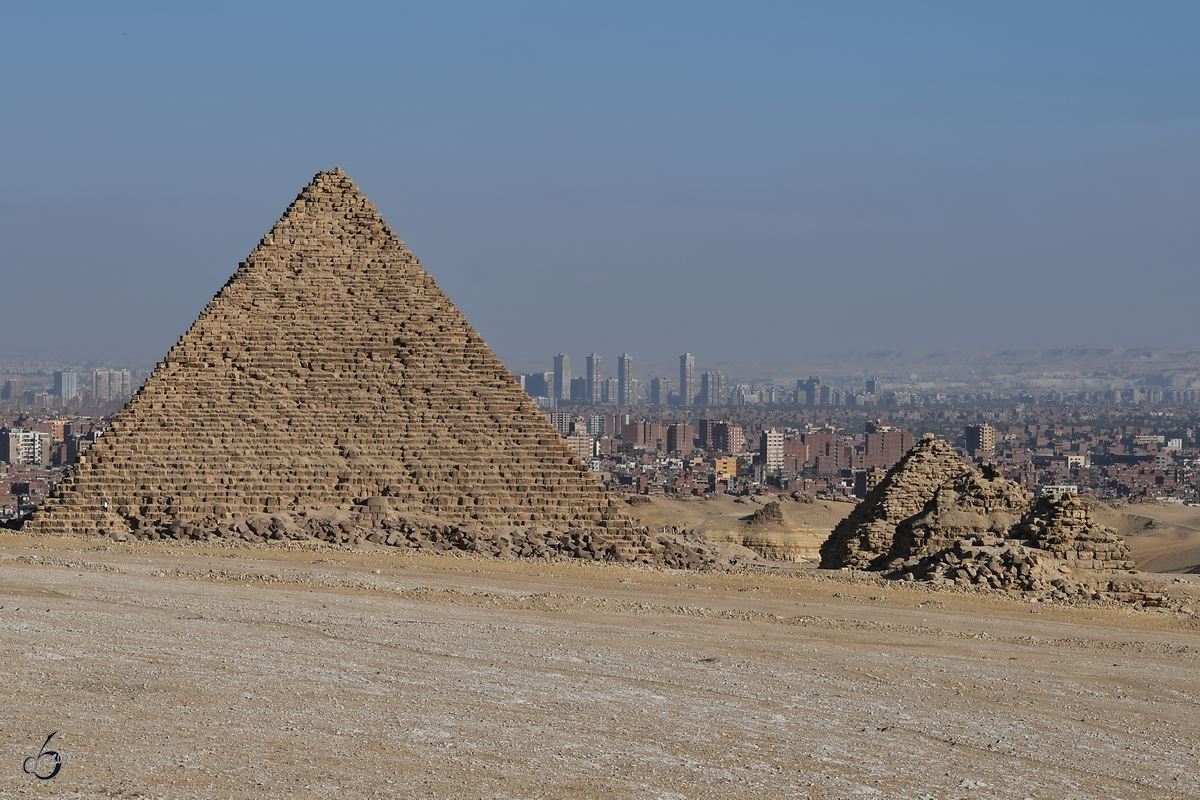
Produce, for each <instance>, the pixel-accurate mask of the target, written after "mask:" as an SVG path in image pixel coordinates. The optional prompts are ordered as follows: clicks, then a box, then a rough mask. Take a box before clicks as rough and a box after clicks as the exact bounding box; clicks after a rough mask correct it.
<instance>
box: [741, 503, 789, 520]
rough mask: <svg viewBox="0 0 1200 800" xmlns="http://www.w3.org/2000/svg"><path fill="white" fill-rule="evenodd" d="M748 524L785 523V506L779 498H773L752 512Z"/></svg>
mask: <svg viewBox="0 0 1200 800" xmlns="http://www.w3.org/2000/svg"><path fill="white" fill-rule="evenodd" d="M746 524H747V525H752V526H755V527H763V526H778V525H783V524H784V520H783V508H782V507H781V506H780V505H779V501H778V500H772V501H771V502H769V503H767V504H766V505H765V506H763V507H762V508H760V509H758V510H757V511H755V512H754V513H753V514H751V515H750V518H749V519H748V520H746Z"/></svg>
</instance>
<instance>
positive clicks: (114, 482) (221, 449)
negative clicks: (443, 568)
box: [24, 169, 631, 534]
mask: <svg viewBox="0 0 1200 800" xmlns="http://www.w3.org/2000/svg"><path fill="white" fill-rule="evenodd" d="M381 498H382V500H381ZM368 501H370V502H369V503H368ZM356 505H357V506H363V507H366V506H367V505H371V506H372V507H379V506H380V505H386V506H387V507H389V508H390V509H392V510H393V511H399V512H403V513H413V514H420V515H424V516H427V517H432V518H436V519H438V520H444V521H449V522H453V523H461V524H470V525H472V526H474V527H476V528H479V529H482V530H484V531H486V530H496V529H502V528H513V527H521V526H540V527H542V528H550V529H557V530H564V529H566V528H607V529H608V532H609V533H617V534H619V533H620V532H622V531H626V530H628V529H630V527H631V523H630V522H629V521H628V518H627V517H625V516H624V515H622V514H621V513H619V512H618V511H617V509H616V507H615V506H614V505H613V504H612V502H611V501H610V499H609V497H608V495H607V493H606V491H605V490H604V488H603V487H602V486H601V485H600V484H599V483H598V482H597V480H596V479H595V478H594V477H593V476H592V474H591V473H590V472H589V470H588V469H587V468H586V467H585V466H584V465H583V464H582V463H581V462H580V460H579V459H578V458H577V457H576V456H575V455H574V454H573V453H572V452H571V451H570V450H569V449H568V448H567V446H566V444H565V442H564V440H563V439H562V437H561V436H560V435H559V434H558V432H557V431H556V430H555V429H554V428H553V427H552V426H551V425H550V423H549V421H548V420H547V419H546V417H545V416H544V415H543V414H542V413H540V412H539V411H538V410H537V408H536V407H534V405H533V403H532V402H531V401H530V399H529V397H528V396H526V394H525V393H524V392H523V391H522V390H521V389H520V388H519V387H518V386H517V384H516V382H515V381H514V380H513V378H512V376H511V375H510V374H509V372H508V370H506V369H505V368H504V366H503V365H501V364H500V362H499V361H498V360H497V359H496V357H495V356H494V355H493V354H492V352H491V350H490V349H489V348H488V346H487V345H486V344H485V343H484V341H483V340H482V339H481V338H480V337H479V335H478V334H477V333H476V332H475V331H474V329H473V328H472V327H471V325H470V324H469V323H468V322H467V320H466V319H465V318H464V317H463V315H462V314H461V313H460V312H459V311H458V309H457V308H455V307H454V305H453V304H452V303H451V302H450V300H449V299H448V298H447V297H446V295H445V294H443V293H442V291H441V290H440V289H439V288H438V287H437V285H436V284H435V283H434V281H433V279H432V278H431V277H430V276H429V274H428V273H426V272H425V270H424V269H422V267H421V265H420V263H419V262H418V261H417V259H416V257H415V256H414V255H413V254H412V253H410V252H409V251H408V250H407V249H405V247H404V243H403V242H401V241H400V240H399V239H398V238H397V237H396V235H395V233H393V232H392V230H391V229H390V228H389V227H388V226H387V224H386V223H385V222H384V220H383V218H382V217H381V216H380V215H379V213H378V212H377V211H376V209H375V207H374V206H373V205H372V204H371V203H370V202H369V201H368V200H367V198H366V197H365V196H364V195H363V194H362V193H361V192H360V191H359V190H358V188H357V187H355V185H354V183H353V182H352V181H351V180H350V178H349V177H347V176H346V175H345V173H343V172H342V171H341V170H336V169H335V170H333V171H331V172H322V173H319V174H318V175H317V176H316V177H315V178H314V179H313V181H312V183H310V184H309V185H308V186H307V187H305V189H304V190H303V191H302V192H301V193H300V195H299V196H298V197H297V198H296V200H295V202H293V203H292V204H291V206H290V207H289V208H288V209H287V211H286V213H284V215H283V217H282V218H281V219H280V220H279V222H278V223H276V225H275V226H274V227H273V228H272V229H271V232H270V233H268V234H267V235H266V236H265V237H264V238H263V239H262V241H261V243H260V244H259V245H258V247H256V248H255V249H254V251H253V252H252V253H251V254H250V255H249V257H248V258H247V259H246V261H245V262H244V263H242V264H241V265H240V266H239V268H238V270H237V272H236V273H235V274H234V275H233V277H231V278H230V279H229V281H228V282H227V283H226V284H225V286H224V287H223V288H222V289H221V290H220V292H218V293H217V295H216V296H215V297H214V298H213V300H212V301H211V302H210V303H209V304H208V306H207V307H206V308H205V309H204V311H203V313H201V314H200V317H199V318H198V319H197V320H196V321H195V323H194V324H193V325H192V326H191V328H190V329H189V330H188V331H187V333H185V334H184V335H183V336H182V337H181V338H180V339H179V342H178V343H177V344H176V345H175V346H174V347H172V348H171V350H170V352H169V353H168V354H167V356H166V358H165V359H164V360H163V361H162V362H161V363H160V364H159V365H158V367H157V369H155V370H154V372H153V374H152V375H151V376H150V377H149V379H148V380H147V381H146V383H145V385H144V386H143V387H142V389H141V390H140V391H139V392H138V393H137V395H136V396H135V397H134V398H133V399H132V400H131V401H130V402H129V404H128V405H127V406H126V407H125V409H124V410H122V411H121V412H120V413H119V414H118V415H117V416H116V417H114V418H113V420H112V424H111V426H110V427H109V428H108V430H107V431H106V432H105V433H104V435H103V436H102V437H101V438H100V440H99V441H97V442H96V444H95V445H94V446H93V447H92V449H91V450H90V451H89V452H88V453H87V454H86V455H85V456H83V457H81V458H80V460H79V463H78V464H76V465H75V467H74V468H73V469H72V470H71V472H70V474H69V475H68V476H67V478H66V479H65V480H64V481H63V483H62V484H61V485H60V486H59V487H58V489H57V490H56V491H55V492H54V493H53V495H52V496H51V497H50V498H48V500H47V502H46V503H45V505H44V506H43V507H42V508H41V509H40V510H39V511H38V512H37V513H36V514H35V515H34V516H33V517H32V518H31V519H30V520H29V521H28V522H27V523H26V525H25V527H24V529H25V530H26V531H29V532H34V533H96V532H99V531H104V530H108V531H112V530H114V529H115V530H118V531H119V530H121V529H125V530H129V529H138V528H141V529H146V528H147V527H152V528H155V529H162V530H167V529H171V527H172V526H173V525H175V526H178V525H182V524H186V525H194V526H200V527H203V526H212V525H214V524H216V522H218V521H221V520H225V521H228V520H238V519H249V518H251V517H254V516H255V515H261V514H290V515H297V514H300V515H303V514H305V513H310V512H315V511H318V510H321V509H329V508H336V509H346V508H351V507H354V506H356Z"/></svg>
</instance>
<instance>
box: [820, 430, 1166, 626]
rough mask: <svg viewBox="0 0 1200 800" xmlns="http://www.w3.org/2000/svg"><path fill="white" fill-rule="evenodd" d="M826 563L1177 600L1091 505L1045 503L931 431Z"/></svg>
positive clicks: (1067, 596)
mask: <svg viewBox="0 0 1200 800" xmlns="http://www.w3.org/2000/svg"><path fill="white" fill-rule="evenodd" d="M821 566H822V567H823V568H826V569H837V568H846V567H852V568H857V569H868V570H874V571H879V572H882V573H883V574H884V575H885V576H887V577H891V578H898V579H902V580H909V581H928V582H930V583H933V584H939V585H956V586H977V587H981V588H992V589H1000V590H1004V591H1008V592H1011V593H1018V594H1021V595H1026V596H1033V597H1045V598H1049V599H1055V600H1117V601H1123V602H1129V603H1135V604H1138V605H1145V606H1167V605H1170V603H1169V600H1168V599H1167V597H1166V595H1165V594H1164V593H1163V592H1162V591H1161V590H1160V589H1159V588H1158V587H1156V586H1153V585H1151V584H1148V583H1147V582H1146V581H1144V580H1143V579H1142V578H1140V577H1139V573H1138V572H1137V571H1136V570H1134V563H1133V561H1132V560H1131V559H1130V555H1129V548H1128V547H1127V546H1126V545H1125V542H1124V540H1123V539H1121V538H1120V537H1119V536H1117V534H1116V533H1115V532H1113V531H1112V530H1111V529H1109V528H1105V527H1103V526H1100V525H1097V524H1096V523H1095V522H1094V521H1093V519H1092V516H1091V512H1090V510H1089V507H1088V502H1087V501H1084V500H1082V499H1080V498H1079V497H1077V496H1075V495H1073V494H1063V495H1050V496H1046V497H1041V498H1037V499H1036V501H1035V500H1034V498H1032V497H1031V496H1030V495H1029V493H1028V492H1026V491H1025V489H1024V488H1022V487H1021V486H1019V485H1018V484H1016V483H1014V482H1013V481H1010V480H1007V479H1005V478H1003V477H1001V476H1000V474H999V473H998V471H997V470H996V469H995V468H994V467H993V466H991V465H984V467H983V468H982V469H980V470H973V469H971V468H970V467H968V466H967V465H966V464H965V463H964V462H963V460H962V459H961V458H960V457H959V455H958V454H957V453H956V452H955V451H954V449H953V448H952V447H950V445H948V444H947V443H946V442H944V441H941V440H940V439H937V438H934V437H933V436H932V435H930V434H926V436H925V437H924V438H923V439H922V440H921V441H920V442H919V443H918V444H917V445H916V446H915V447H914V448H913V449H912V450H911V451H909V453H908V454H907V455H906V456H905V457H904V458H903V459H902V460H901V461H900V462H899V463H898V464H896V466H895V467H893V468H892V470H891V471H890V472H889V473H888V475H887V477H886V478H884V480H883V481H881V482H880V484H879V486H877V487H876V488H875V489H874V490H873V491H872V492H871V493H870V494H869V495H868V496H867V497H866V499H865V500H864V501H863V502H862V503H861V504H859V506H858V507H857V508H856V509H855V510H854V512H853V513H851V514H850V516H849V517H847V518H846V519H844V520H842V522H840V523H839V524H838V525H837V527H836V528H834V530H833V532H832V533H831V534H830V536H829V538H828V539H827V540H826V541H825V543H824V544H823V545H822V547H821Z"/></svg>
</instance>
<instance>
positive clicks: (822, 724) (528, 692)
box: [0, 535, 1200, 798]
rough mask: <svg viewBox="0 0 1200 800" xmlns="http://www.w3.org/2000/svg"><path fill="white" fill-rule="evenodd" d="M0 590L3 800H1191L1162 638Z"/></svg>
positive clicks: (169, 561)
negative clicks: (49, 769) (38, 768)
mask: <svg viewBox="0 0 1200 800" xmlns="http://www.w3.org/2000/svg"><path fill="white" fill-rule="evenodd" d="M376 570H378V572H376ZM0 576H2V578H3V583H2V584H0V587H2V588H0V605H2V606H3V608H0V628H2V629H3V631H4V636H3V639H2V641H3V646H2V647H0V661H2V663H3V674H4V676H5V678H6V680H5V685H4V687H3V689H2V690H0V691H3V693H4V696H5V702H4V703H3V712H2V713H3V719H4V739H3V743H2V753H0V763H3V764H7V765H8V766H7V767H5V768H4V769H0V795H3V796H4V797H80V798H96V797H155V798H158V797H162V798H201V797H266V796H270V797H279V796H294V797H331V796H336V797H443V798H734V797H813V798H840V797H887V798H891V797H895V798H919V797H933V798H960V797H962V798H966V797H980V798H983V797H986V798H1025V797H1032V798H1097V797H1106V798H1108V797H1114V798H1151V797H1153V798H1164V797H1179V798H1185V797H1187V798H1190V797H1195V796H1197V795H1200V775H1197V770H1196V758H1197V742H1200V707H1198V697H1200V671H1198V670H1197V667H1198V666H1200V620H1197V619H1193V618H1190V617H1188V616H1185V615H1179V614H1170V613H1162V612H1144V611H1134V610H1129V609H1109V608H1066V607H1059V606H1048V605H1044V604H1030V603H1022V602H1017V601H1014V600H1010V599H1007V598H1003V597H995V596H985V595H980V594H976V593H973V592H957V593H955V592H945V591H932V590H929V589H927V588H923V587H910V586H901V585H897V584H888V585H881V584H880V583H879V582H877V581H876V580H874V579H873V578H869V577H860V578H858V579H854V580H852V579H847V578H846V577H844V576H834V577H825V576H822V575H817V574H814V573H812V572H811V571H810V572H787V573H784V572H783V571H780V572H779V574H768V573H745V574H733V573H711V574H709V573H683V572H670V571H660V570H651V569H635V568H628V567H616V566H606V565H597V564H584V563H571V562H561V561H555V562H513V561H491V560H485V559H482V558H474V557H464V556H434V555H422V554H410V553H400V554H397V553H385V552H382V551H379V552H368V553H347V552H339V551H333V550H327V549H322V550H305V549H296V550H290V551H283V550H272V549H269V548H262V547H259V548H254V547H245V548H236V549H234V548H228V549H227V548H218V547H213V546H196V547H181V546H178V545H160V544H153V545H151V544H129V545H103V544H98V543H96V542H92V541H88V540H82V539H44V540H39V541H34V540H32V539H31V538H30V537H22V536H17V535H6V536H0ZM1181 581H1182V582H1179V583H1172V584H1171V586H1172V590H1173V591H1174V592H1175V593H1177V594H1178V593H1180V592H1182V591H1185V590H1186V591H1193V592H1194V591H1195V589H1197V588H1198V587H1197V585H1196V584H1195V583H1192V582H1191V581H1192V578H1191V576H1188V577H1185V578H1182V579H1181ZM54 730H59V731H60V733H59V735H58V736H57V737H56V738H55V740H54V744H55V745H57V748H58V749H59V750H60V751H63V752H67V753H69V754H70V757H71V760H70V761H69V762H68V763H67V764H65V765H64V767H63V768H62V771H61V772H60V773H59V775H58V776H57V777H55V778H54V779H52V780H50V781H45V782H39V781H36V780H34V779H33V778H31V777H30V776H28V775H26V774H24V773H23V772H22V770H21V762H22V760H23V759H24V758H26V757H27V756H30V755H34V754H36V752H37V749H38V747H39V746H40V745H41V743H42V741H43V740H44V739H45V737H46V735H47V734H49V733H50V732H51V731H54Z"/></svg>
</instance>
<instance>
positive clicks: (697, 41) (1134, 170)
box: [0, 2, 1200, 381]
mask: <svg viewBox="0 0 1200 800" xmlns="http://www.w3.org/2000/svg"><path fill="white" fill-rule="evenodd" d="M635 8H636V13H635V11H634V9H635ZM1198 27H1200V5H1197V4H1194V3H1171V2H1164V3H1155V4H1129V3H1124V4H1122V3H1112V2H1094V3H1088V4H1082V3H1076V2H1065V3H1053V4H1020V3H1006V4H990V5H989V4H960V3H948V2H928V3H917V4H892V3H884V2H874V3H872V2H867V3H865V4H832V3H830V4H816V3H796V4H784V5H775V6H755V7H754V8H743V7H736V6H732V5H728V6H726V5H721V4H701V5H696V4H686V5H685V4H682V3H670V2H668V3H661V4H651V5H649V6H637V7H632V6H630V7H623V6H621V5H620V4H617V5H615V6H614V5H612V4H603V5H601V4H596V5H588V4H566V5H557V6H556V5H537V4H517V5H505V6H497V5H495V4H488V3H478V2H474V3H472V2H468V3H464V4H450V5H434V6H428V7H410V6H405V5H392V6H388V5H384V6H377V7H373V8H372V10H371V13H369V14H364V13H361V11H360V10H356V9H355V8H352V7H345V8H341V7H339V8H333V7H328V6H318V5H315V4H305V3H297V4H292V5H289V6H288V7H287V9H286V13H281V10H280V8H279V7H276V6H275V5H273V4H261V5H255V4H251V5H249V6H239V7H233V6H220V5H216V6H212V5H206V6H179V5H171V4H165V5H160V6H153V5H151V6H145V5H133V6H121V7H113V8H110V7H101V6H89V5H87V4H81V5H76V6H73V7H72V8H71V10H70V12H69V13H64V12H63V11H62V10H61V9H58V8H57V7H54V6H47V5H45V4H26V5H24V6H14V7H13V8H12V9H9V10H8V11H7V12H6V16H5V32H6V33H7V34H8V36H7V38H6V46H5V48H3V49H2V50H0V69H2V70H3V72H4V74H5V75H6V76H7V78H8V81H7V84H6V90H5V100H6V110H7V112H8V114H7V117H8V120H9V124H8V125H6V126H5V128H4V130H3V132H0V137H2V138H0V141H2V142H3V144H4V146H5V152H8V153H10V154H11V156H12V157H11V158H10V159H9V163H8V165H7V169H6V173H5V192H4V196H3V197H0V206H2V210H3V213H0V242H3V245H2V246H0V274H2V275H3V276H4V280H5V291H6V297H9V298H14V302H11V303H9V304H8V305H7V306H6V307H5V308H4V309H3V311H0V358H8V357H32V358H40V359H51V358H69V359H78V360H81V361H85V362H87V361H99V362H104V363H108V364H113V365H117V364H119V365H124V366H130V365H134V366H139V367H140V366H145V365H152V364H154V363H155V362H157V361H158V360H160V359H161V358H162V357H163V355H164V354H165V353H166V352H167V350H168V349H169V348H170V346H171V345H172V344H173V343H174V342H175V341H176V340H177V339H178V337H179V336H180V335H181V334H182V333H183V332H184V331H185V330H186V329H187V328H188V326H189V325H190V324H191V323H192V321H193V320H194V319H195V318H196V316H197V315H198V314H199V312H200V311H201V309H202V308H203V307H204V305H205V304H206V303H207V302H208V300H209V299H210V298H211V297H212V296H213V294H214V293H215V292H217V291H218V290H219V289H220V287H221V286H222V285H223V284H224V283H225V281H226V280H227V279H228V278H229V276H230V275H231V274H232V273H233V272H234V270H235V269H236V267H237V264H238V263H239V262H240V261H241V260H243V259H244V258H245V257H246V256H247V254H248V253H249V252H250V251H251V250H252V249H253V247H254V246H255V244H256V243H257V242H258V241H259V239H260V238H261V237H262V236H263V235H264V234H265V233H266V232H267V231H268V230H269V229H270V227H271V225H272V224H273V222H274V221H275V220H276V219H277V217H278V215H279V209H280V208H281V207H282V205H284V204H286V202H287V201H288V200H290V199H291V198H292V197H294V196H295V194H296V192H297V191H298V189H299V187H301V186H303V185H304V184H305V183H306V182H307V181H308V180H309V179H310V178H311V176H312V175H313V174H314V173H316V172H317V171H319V170H323V169H330V168H332V167H334V166H341V167H343V168H344V169H346V170H347V172H348V173H349V174H350V175H351V177H352V178H353V179H354V180H355V181H356V182H357V183H358V185H359V186H360V187H361V188H362V189H363V190H364V191H365V192H366V193H367V195H368V196H370V197H371V198H372V201H373V202H374V203H375V204H376V205H377V207H378V208H379V209H380V211H381V213H382V214H383V215H384V217H385V218H386V219H387V221H388V223H389V224H390V226H391V227H392V228H393V229H394V230H395V231H397V233H398V234H399V236H400V237H401V238H402V239H406V240H407V241H408V246H409V247H410V248H411V250H412V251H413V252H414V253H415V254H416V255H417V256H418V257H419V258H420V259H421V260H422V263H423V264H424V265H425V266H426V267H427V268H428V270H429V272H430V274H431V275H432V276H433V278H434V279H435V280H436V281H437V283H438V284H439V286H441V287H442V288H443V289H444V290H445V291H446V293H447V294H448V296H449V297H450V298H451V300H452V301H453V302H454V303H455V304H456V305H457V306H458V307H459V308H460V309H461V310H462V311H463V313H464V314H465V315H466V317H467V318H468V319H469V320H470V321H471V323H472V324H473V325H474V327H475V328H476V329H477V330H478V331H479V333H480V335H481V336H482V337H483V338H484V339H485V340H486V341H487V342H488V344H489V345H490V346H491V347H492V349H493V350H494V351H495V352H496V354H497V356H498V357H499V358H500V359H501V360H502V361H503V362H504V363H505V364H507V365H509V366H510V367H511V368H512V369H513V370H514V371H523V370H530V369H533V368H534V363H535V362H536V363H538V364H540V363H542V361H543V360H544V358H545V356H546V351H547V350H550V354H551V355H552V354H553V352H555V351H562V352H565V353H569V354H571V355H572V357H574V358H576V359H581V358H584V357H585V356H586V355H587V354H588V353H591V352H597V353H602V354H604V357H605V359H606V360H608V361H607V362H606V363H611V364H612V365H614V366H615V364H616V362H615V360H613V359H615V358H616V357H617V356H618V355H619V354H621V353H629V354H631V355H632V356H633V357H634V366H635V370H637V371H638V372H639V374H640V375H646V374H655V373H657V374H660V375H662V376H664V377H665V376H672V377H674V378H676V381H677V373H676V370H674V369H668V367H669V365H670V364H671V362H672V361H673V360H674V359H676V358H677V357H678V354H680V353H683V352H693V353H695V354H696V355H697V368H698V369H702V368H707V369H717V370H720V371H723V372H726V373H727V374H729V375H730V376H733V375H734V369H732V368H731V365H739V369H740V368H742V367H744V368H745V374H747V376H749V375H753V374H755V373H754V369H755V368H756V367H758V366H759V365H778V364H784V365H786V364H788V363H803V359H805V358H807V357H810V356H813V355H814V354H822V353H840V352H846V351H863V352H870V351H877V350H880V349H882V348H889V349H896V350H908V351H919V350H924V351H932V350H945V349H954V350H1005V349H1011V348H1048V347H1072V348H1078V347H1159V348H1161V347H1184V348H1186V347H1189V346H1192V345H1194V344H1196V343H1197V338H1198V337H1197V331H1196V326H1195V323H1194V299H1193V298H1195V297H1196V296H1200V270H1198V269H1196V259H1195V253H1197V252H1200V226H1197V225H1196V224H1195V209H1196V208H1197V207H1200V151H1198V149H1197V148H1196V146H1195V142H1196V141H1197V139H1198V138H1200V90H1198V89H1197V87H1200V48H1197V47H1196V46H1195V43H1194V33H1193V32H1194V31H1195V30H1196V29H1197V28H1198ZM331 29H336V30H337V31H338V37H337V41H336V42H333V43H331V42H330V39H329V33H328V32H329V31H330V30H331ZM398 41H402V42H403V46H397V42H398ZM317 51H322V52H327V53H328V57H321V58H314V57H312V53H314V52H317ZM331 98H336V100H333V99H331ZM247 120H253V124H247ZM298 120H302V121H303V123H302V124H297V121H298ZM22 298H27V299H32V298H37V302H31V301H30V302H21V300H22ZM547 342H550V343H551V344H550V345H549V346H548V345H547ZM582 364H583V362H582V361H580V362H579V364H578V365H577V368H576V372H577V373H579V372H580V369H579V366H582ZM701 364H703V367H701ZM660 365H661V366H660ZM643 369H644V370H645V371H642V370H643Z"/></svg>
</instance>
